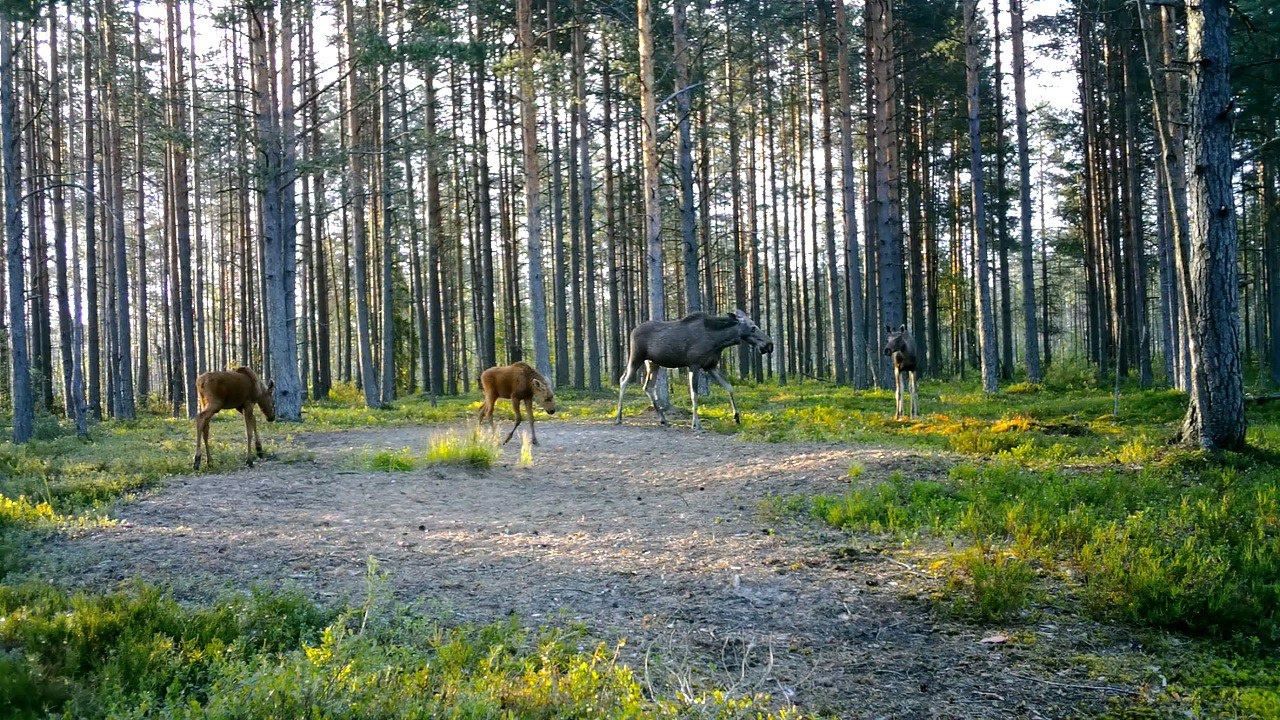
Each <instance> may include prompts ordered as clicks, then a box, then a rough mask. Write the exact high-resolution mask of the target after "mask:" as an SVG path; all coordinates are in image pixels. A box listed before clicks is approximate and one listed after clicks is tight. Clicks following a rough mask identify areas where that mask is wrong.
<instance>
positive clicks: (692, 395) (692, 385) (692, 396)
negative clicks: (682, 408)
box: [689, 368, 702, 430]
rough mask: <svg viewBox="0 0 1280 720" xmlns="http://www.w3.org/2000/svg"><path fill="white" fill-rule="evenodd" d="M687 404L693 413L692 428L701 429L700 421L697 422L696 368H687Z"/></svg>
mask: <svg viewBox="0 0 1280 720" xmlns="http://www.w3.org/2000/svg"><path fill="white" fill-rule="evenodd" d="M689 404H690V406H691V407H692V410H691V412H692V413H693V429H694V430H701V429H702V423H700V422H698V369H697V368H689Z"/></svg>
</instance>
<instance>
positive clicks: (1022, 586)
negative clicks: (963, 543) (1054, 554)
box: [949, 544, 1036, 622]
mask: <svg viewBox="0 0 1280 720" xmlns="http://www.w3.org/2000/svg"><path fill="white" fill-rule="evenodd" d="M950 560H951V564H952V566H953V568H954V570H953V572H952V573H951V578H950V581H949V585H950V587H951V589H952V591H953V592H954V593H955V596H954V599H953V601H952V605H951V608H952V610H953V611H955V612H958V613H960V614H963V615H970V616H973V617H976V618H978V619H980V620H984V621H987V622H993V621H998V620H1007V619H1009V618H1011V617H1013V616H1015V615H1017V614H1018V612H1020V611H1021V610H1022V609H1023V607H1025V606H1026V604H1027V600H1028V599H1029V597H1030V595H1031V589H1032V587H1033V585H1034V583H1035V578H1036V574H1035V571H1034V570H1033V569H1032V568H1031V566H1030V565H1028V564H1027V563H1026V562H1024V561H1023V560H1021V559H1019V558H1018V557H1016V556H1014V555H1013V554H1011V553H1008V552H1000V551H996V550H993V549H991V548H990V547H989V546H987V545H985V544H980V545H977V546H975V547H972V548H970V549H968V550H966V551H964V552H961V553H957V554H955V555H952V556H951V558H950Z"/></svg>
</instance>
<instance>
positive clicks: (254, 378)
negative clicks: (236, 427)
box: [194, 365, 276, 470]
mask: <svg viewBox="0 0 1280 720" xmlns="http://www.w3.org/2000/svg"><path fill="white" fill-rule="evenodd" d="M275 389H276V382H275V381H274V380H272V381H271V382H270V383H268V384H266V385H263V384H262V380H261V379H260V378H259V377H258V374H257V373H255V372H254V371H252V370H250V369H249V368H247V367H244V366H243V365H242V366H240V367H238V368H236V369H235V370H232V371H230V372H228V371H225V370H216V371H214V372H207V373H204V374H203V375H201V376H200V377H199V378H197V379H196V392H197V393H198V394H199V395H200V412H198V413H196V459H195V464H194V467H195V469H196V470H199V469H200V459H201V454H200V446H201V444H203V445H204V455H205V456H207V457H208V458H209V464H210V465H212V464H213V454H212V453H211V452H210V451H209V423H210V422H211V421H212V420H213V416H214V415H217V414H218V411H220V410H238V411H239V412H240V414H241V415H244V459H245V462H247V463H248V464H249V467H253V451H254V450H255V449H256V450H257V451H258V457H265V453H263V452H262V439H261V438H260V437H258V421H257V420H255V419H254V417H253V406H254V405H257V406H258V407H260V408H262V414H263V415H264V416H265V417H266V418H267V422H275V419H276V402H275Z"/></svg>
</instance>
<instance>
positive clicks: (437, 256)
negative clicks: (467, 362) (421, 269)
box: [424, 75, 545, 395]
mask: <svg viewBox="0 0 1280 720" xmlns="http://www.w3.org/2000/svg"><path fill="white" fill-rule="evenodd" d="M424 115H425V119H426V127H427V325H428V332H430V334H431V337H430V339H431V342H430V348H431V392H432V394H434V395H443V394H444V390H445V378H444V374H445V373H444V305H443V302H442V292H443V288H442V284H441V280H440V265H441V263H442V262H443V260H442V258H441V256H442V248H443V247H444V220H443V217H442V213H443V212H444V211H443V209H442V208H441V207H440V164H441V161H440V138H439V136H438V135H437V134H436V86H435V78H434V77H432V76H431V75H428V76H427V78H426V106H425V108H424ZM543 339H544V340H545V337H544V338H543Z"/></svg>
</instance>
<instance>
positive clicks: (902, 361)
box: [884, 325, 920, 420]
mask: <svg viewBox="0 0 1280 720" xmlns="http://www.w3.org/2000/svg"><path fill="white" fill-rule="evenodd" d="M885 332H887V333H888V334H889V339H888V340H887V341H886V342H885V344H884V354H885V355H889V356H891V357H892V358H893V386H894V387H893V397H894V400H895V401H896V402H897V409H896V410H895V411H894V415H893V419H894V420H898V419H900V418H902V416H903V415H902V391H903V390H905V389H906V388H904V387H903V386H904V385H905V384H906V382H907V380H908V379H910V381H911V417H916V416H918V415H919V414H920V402H919V398H918V397H917V396H916V341H915V340H914V339H912V337H911V333H909V332H907V326H906V325H903V326H902V327H900V328H898V331H897V332H894V331H893V328H891V327H888V326H885ZM904 374H905V375H906V376H907V377H903V375H904Z"/></svg>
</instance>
